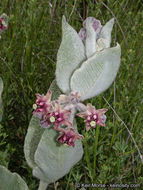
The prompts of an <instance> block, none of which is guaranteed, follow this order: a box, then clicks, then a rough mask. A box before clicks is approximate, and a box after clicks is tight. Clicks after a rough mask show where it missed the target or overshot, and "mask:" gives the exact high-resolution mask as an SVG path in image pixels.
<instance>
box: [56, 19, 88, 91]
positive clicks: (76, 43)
mask: <svg viewBox="0 0 143 190" xmlns="http://www.w3.org/2000/svg"><path fill="white" fill-rule="evenodd" d="M62 32H63V37H62V42H61V45H60V48H59V50H58V54H57V65H56V81H57V84H58V86H59V87H60V89H61V90H62V91H63V92H64V93H66V92H69V91H70V85H69V81H70V77H71V75H72V73H73V71H74V70H75V69H76V68H77V67H78V66H79V65H80V63H81V62H82V61H83V60H84V59H85V52H84V51H85V50H84V45H83V43H82V40H81V39H80V38H79V36H78V34H77V32H76V31H75V30H74V29H73V28H72V27H71V26H70V25H69V24H68V23H67V22H66V20H65V17H64V16H63V20H62Z"/></svg>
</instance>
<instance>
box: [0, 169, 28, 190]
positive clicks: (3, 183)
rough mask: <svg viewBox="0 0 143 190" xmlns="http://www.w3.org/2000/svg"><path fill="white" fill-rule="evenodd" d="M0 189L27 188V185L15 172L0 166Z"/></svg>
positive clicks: (21, 189) (24, 189) (22, 189)
mask: <svg viewBox="0 0 143 190" xmlns="http://www.w3.org/2000/svg"><path fill="white" fill-rule="evenodd" d="M0 190H28V186H27V184H26V183H25V181H24V180H23V179H22V178H21V177H20V176H19V175H18V174H17V173H11V172H10V171H9V170H8V169H7V168H5V167H4V166H0Z"/></svg>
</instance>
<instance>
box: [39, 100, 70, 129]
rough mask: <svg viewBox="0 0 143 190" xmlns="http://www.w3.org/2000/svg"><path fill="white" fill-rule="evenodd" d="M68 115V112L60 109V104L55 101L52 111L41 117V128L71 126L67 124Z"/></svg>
mask: <svg viewBox="0 0 143 190" xmlns="http://www.w3.org/2000/svg"><path fill="white" fill-rule="evenodd" d="M70 113H71V112H70V111H69V110H64V109H62V108H61V106H60V104H59V103H58V102H57V101H56V102H55V105H54V106H53V110H52V111H51V112H47V113H46V114H44V115H43V117H42V119H41V121H40V123H41V126H42V127H44V128H47V127H50V126H51V125H54V126H55V129H56V128H57V127H59V126H62V125H67V126H72V124H71V123H70V122H69V116H70Z"/></svg>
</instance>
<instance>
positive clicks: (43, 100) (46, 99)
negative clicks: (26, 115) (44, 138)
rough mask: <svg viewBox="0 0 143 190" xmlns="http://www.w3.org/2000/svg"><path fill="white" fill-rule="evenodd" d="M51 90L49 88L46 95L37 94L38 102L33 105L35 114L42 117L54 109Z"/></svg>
mask: <svg viewBox="0 0 143 190" xmlns="http://www.w3.org/2000/svg"><path fill="white" fill-rule="evenodd" d="M51 95H52V93H51V91H50V90H48V92H47V94H46V96H44V95H40V94H36V97H37V99H36V104H34V105H33V108H34V109H35V111H34V112H33V114H34V115H36V116H37V117H39V118H40V119H41V118H42V116H43V115H44V114H45V113H47V112H49V111H51V110H52V105H51Z"/></svg>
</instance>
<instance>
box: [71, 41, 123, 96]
mask: <svg viewBox="0 0 143 190" xmlns="http://www.w3.org/2000/svg"><path fill="white" fill-rule="evenodd" d="M120 56H121V49H120V45H119V44H117V46H116V47H113V48H107V49H104V50H103V51H99V52H96V53H95V54H94V55H93V56H92V57H90V58H89V59H88V60H87V61H85V62H83V64H82V65H81V67H80V68H79V69H77V70H76V71H75V72H74V73H73V75H72V77H71V89H72V91H77V92H79V93H80V94H81V98H82V100H86V99H88V98H92V97H94V96H97V95H98V94H100V93H102V92H103V91H105V90H106V89H107V88H109V86H110V85H111V84H112V82H113V81H114V79H115V77H116V74H117V71H118V69H119V65H120Z"/></svg>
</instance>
